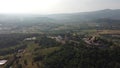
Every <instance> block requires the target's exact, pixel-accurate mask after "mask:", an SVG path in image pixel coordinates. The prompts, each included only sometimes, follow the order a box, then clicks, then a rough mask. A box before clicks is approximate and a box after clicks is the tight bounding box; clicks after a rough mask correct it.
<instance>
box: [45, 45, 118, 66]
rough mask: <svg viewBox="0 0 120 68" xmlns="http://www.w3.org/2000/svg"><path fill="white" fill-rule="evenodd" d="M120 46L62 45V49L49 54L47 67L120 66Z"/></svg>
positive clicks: (46, 60) (46, 62) (46, 59)
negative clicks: (89, 46) (88, 46)
mask: <svg viewBox="0 0 120 68" xmlns="http://www.w3.org/2000/svg"><path fill="white" fill-rule="evenodd" d="M119 58H120V47H116V46H115V47H113V48H105V49H101V48H97V47H96V48H87V47H85V46H84V45H83V44H80V45H79V47H75V46H73V43H70V44H66V45H65V46H62V48H61V50H60V51H58V52H54V53H53V54H50V55H49V56H47V57H46V58H45V60H44V64H45V68H120V59H119Z"/></svg>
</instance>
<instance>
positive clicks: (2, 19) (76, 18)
mask: <svg viewBox="0 0 120 68" xmlns="http://www.w3.org/2000/svg"><path fill="white" fill-rule="evenodd" d="M95 19H115V20H119V19H120V9H115V10H112V9H104V10H99V11H93V12H80V13H69V14H67V13H65V14H51V15H7V14H6V15H4V14H1V15H0V23H22V22H24V23H25V22H26V23H27V22H29V23H45V22H46V23H48V22H55V23H64V22H82V21H88V20H95Z"/></svg>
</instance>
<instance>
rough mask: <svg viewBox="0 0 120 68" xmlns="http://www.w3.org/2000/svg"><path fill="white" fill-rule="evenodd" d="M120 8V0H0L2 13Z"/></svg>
mask: <svg viewBox="0 0 120 68" xmlns="http://www.w3.org/2000/svg"><path fill="white" fill-rule="evenodd" d="M100 9H120V0H0V13H33V14H34V13H38V14H54V13H73V12H85V11H93V10H100Z"/></svg>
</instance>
